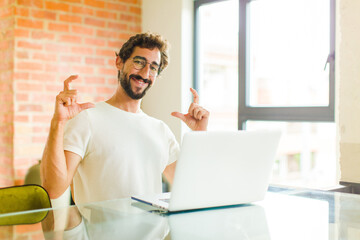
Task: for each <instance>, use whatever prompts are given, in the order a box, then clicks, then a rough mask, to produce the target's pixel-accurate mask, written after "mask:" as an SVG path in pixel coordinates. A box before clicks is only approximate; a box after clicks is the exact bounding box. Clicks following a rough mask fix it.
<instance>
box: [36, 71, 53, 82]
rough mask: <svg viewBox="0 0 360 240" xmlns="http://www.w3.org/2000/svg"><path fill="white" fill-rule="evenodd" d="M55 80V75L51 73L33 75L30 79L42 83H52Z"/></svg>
mask: <svg viewBox="0 0 360 240" xmlns="http://www.w3.org/2000/svg"><path fill="white" fill-rule="evenodd" d="M54 78H55V76H54V74H51V73H31V74H30V79H31V80H34V81H41V82H47V81H48V82H51V81H53V79H54Z"/></svg>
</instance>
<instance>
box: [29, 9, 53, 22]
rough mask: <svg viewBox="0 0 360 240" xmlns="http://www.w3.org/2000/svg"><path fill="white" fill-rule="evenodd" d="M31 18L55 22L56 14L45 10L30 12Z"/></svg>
mask: <svg viewBox="0 0 360 240" xmlns="http://www.w3.org/2000/svg"><path fill="white" fill-rule="evenodd" d="M31 16H32V17H33V18H40V19H48V20H56V13H55V12H51V11H46V10H37V9H33V10H31Z"/></svg>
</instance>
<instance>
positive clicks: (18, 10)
mask: <svg viewBox="0 0 360 240" xmlns="http://www.w3.org/2000/svg"><path fill="white" fill-rule="evenodd" d="M29 12H30V11H29V8H25V7H15V15H16V16H21V17H28V16H29Z"/></svg>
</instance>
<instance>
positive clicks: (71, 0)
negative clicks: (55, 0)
mask: <svg viewBox="0 0 360 240" xmlns="http://www.w3.org/2000/svg"><path fill="white" fill-rule="evenodd" d="M62 2H70V3H82V0H62Z"/></svg>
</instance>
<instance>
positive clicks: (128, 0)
mask: <svg viewBox="0 0 360 240" xmlns="http://www.w3.org/2000/svg"><path fill="white" fill-rule="evenodd" d="M121 1H122V2H125V3H132V4H138V3H139V2H138V0H121Z"/></svg>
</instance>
